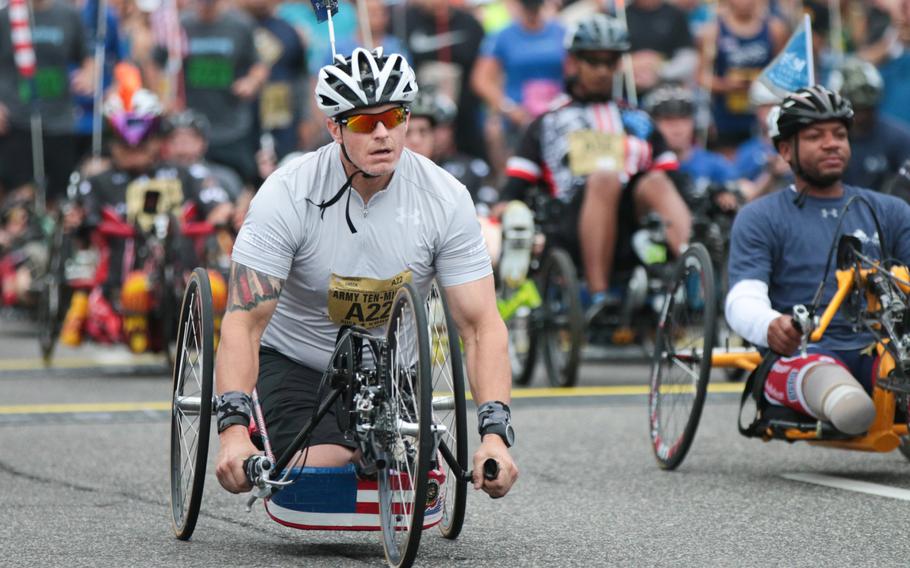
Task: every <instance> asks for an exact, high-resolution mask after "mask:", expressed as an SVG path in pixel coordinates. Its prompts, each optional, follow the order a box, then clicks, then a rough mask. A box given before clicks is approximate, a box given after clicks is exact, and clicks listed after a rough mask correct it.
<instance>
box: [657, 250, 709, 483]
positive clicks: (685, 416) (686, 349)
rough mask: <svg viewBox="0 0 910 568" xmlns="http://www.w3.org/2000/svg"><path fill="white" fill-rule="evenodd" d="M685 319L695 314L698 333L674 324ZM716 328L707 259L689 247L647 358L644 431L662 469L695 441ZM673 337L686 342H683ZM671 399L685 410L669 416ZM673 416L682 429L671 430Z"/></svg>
mask: <svg viewBox="0 0 910 568" xmlns="http://www.w3.org/2000/svg"><path fill="white" fill-rule="evenodd" d="M688 315H693V316H695V317H694V319H695V321H696V322H700V329H693V328H694V327H697V326H693V325H690V326H685V325H683V324H681V323H680V322H679V321H678V320H679V319H681V318H682V317H685V316H688ZM716 325H717V301H716V290H715V280H714V270H713V267H712V264H711V258H710V257H709V256H708V251H707V250H706V249H705V248H704V246H702V245H701V244H694V245H692V246H690V247H689V248H688V249H687V250H686V252H685V253H684V254H683V255H682V256H681V257H680V258H679V259H678V260H677V262H676V265H675V266H674V268H673V272H672V276H671V279H670V281H669V282H668V285H667V287H666V299H665V300H664V305H663V309H662V310H661V315H660V321H659V324H658V328H657V334H656V338H655V345H654V354H653V357H652V360H651V380H650V393H649V395H648V409H649V414H648V417H649V426H650V428H649V432H650V435H651V446H652V449H653V450H654V457H655V458H656V459H657V463H658V465H659V466H660V467H661V468H663V469H667V470H673V469H676V468H677V467H679V465H680V464H681V463H682V461H683V459H684V458H685V457H686V453H687V452H688V451H689V448H690V447H691V445H692V440H693V439H694V438H695V433H696V431H697V429H698V423H699V420H700V419H701V413H702V408H703V407H704V404H705V396H706V393H707V389H708V380H709V379H710V375H711V353H712V351H713V348H714V342H715V332H716ZM692 331H697V333H695V334H693V333H691V332H692ZM687 332H688V333H687ZM678 339H682V340H686V339H690V340H691V341H690V343H689V344H687V343H686V342H685V341H678ZM699 349H701V351H700V352H699ZM706 363H707V364H706ZM687 365H688V367H686V366H687ZM674 367H679V368H682V369H683V370H684V371H685V375H684V376H683V377H682V379H681V380H679V381H678V382H675V383H674V381H673V376H672V374H671V371H672V370H673V368H674ZM677 401H681V402H683V403H685V402H686V401H689V404H688V407H687V408H686V409H685V410H683V411H682V412H680V413H676V412H674V410H675V408H676V402H677ZM677 414H680V415H681V422H682V426H681V427H680V428H676V429H673V428H671V427H670V422H671V420H672V419H673V418H674V417H675V416H676V415H677ZM677 430H678V432H677Z"/></svg>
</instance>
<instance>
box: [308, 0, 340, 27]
mask: <svg viewBox="0 0 910 568" xmlns="http://www.w3.org/2000/svg"><path fill="white" fill-rule="evenodd" d="M310 2H311V3H312V4H313V11H314V12H316V20H317V21H319V22H324V21H326V20H328V19H329V10H331V11H332V15H333V16H334V15H335V14H337V13H338V0H310Z"/></svg>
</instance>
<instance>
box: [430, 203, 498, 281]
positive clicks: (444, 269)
mask: <svg viewBox="0 0 910 568" xmlns="http://www.w3.org/2000/svg"><path fill="white" fill-rule="evenodd" d="M456 199H457V202H456V203H455V210H454V211H453V212H452V217H451V220H450V222H449V226H448V228H447V230H446V232H445V233H444V234H443V235H442V241H441V243H440V246H439V251H438V252H437V254H436V261H435V264H436V274H437V276H438V277H439V283H440V284H442V286H443V287H448V286H457V285H459V284H465V283H468V282H473V281H475V280H480V279H481V278H484V277H485V276H489V275H490V274H492V273H493V267H492V265H491V264H490V254H489V253H488V252H487V247H486V245H485V244H484V241H483V236H482V235H481V233H480V223H479V222H478V221H477V215H476V213H475V210H474V202H473V201H472V200H471V194H470V193H468V190H467V189H464V190H463V191H460V192H458V194H457V197H456Z"/></svg>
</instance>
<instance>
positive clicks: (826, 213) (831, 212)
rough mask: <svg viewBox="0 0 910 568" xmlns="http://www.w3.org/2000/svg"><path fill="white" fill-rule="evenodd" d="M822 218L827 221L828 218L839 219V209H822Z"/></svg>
mask: <svg viewBox="0 0 910 568" xmlns="http://www.w3.org/2000/svg"><path fill="white" fill-rule="evenodd" d="M822 217H823V218H825V219H827V218H828V217H834V218H835V219H837V209H833V208H832V209H824V208H822Z"/></svg>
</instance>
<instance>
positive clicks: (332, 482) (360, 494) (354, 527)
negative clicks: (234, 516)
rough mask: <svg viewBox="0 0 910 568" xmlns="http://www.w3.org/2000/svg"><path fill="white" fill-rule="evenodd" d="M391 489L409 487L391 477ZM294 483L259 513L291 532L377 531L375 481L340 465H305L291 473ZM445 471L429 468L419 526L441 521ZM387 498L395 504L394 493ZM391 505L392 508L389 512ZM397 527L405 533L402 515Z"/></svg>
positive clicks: (403, 478) (403, 479) (401, 479)
mask: <svg viewBox="0 0 910 568" xmlns="http://www.w3.org/2000/svg"><path fill="white" fill-rule="evenodd" d="M392 476H393V477H392V488H393V490H396V489H397V488H398V487H399V486H400V485H399V484H401V485H403V486H404V487H405V488H407V487H408V486H409V483H408V476H407V474H404V473H393V474H392ZM289 478H290V479H295V478H296V481H295V482H294V483H292V484H291V485H289V486H287V487H285V488H284V489H282V490H281V491H279V492H278V493H276V494H275V495H272V496H271V497H270V498H269V499H266V500H264V504H265V510H266V512H267V513H268V515H269V516H270V517H271V518H272V519H273V520H275V521H276V522H278V523H280V524H282V525H284V526H286V527H291V528H295V529H301V530H322V531H378V530H382V528H381V526H380V518H379V487H378V483H377V482H376V480H369V479H359V478H358V477H357V474H356V472H355V469H354V465H353V464H350V465H347V466H345V467H305V468H303V471H301V470H300V468H293V469H292V470H291V474H290V477H289ZM445 487H446V484H445V473H444V472H443V471H442V470H440V469H431V470H430V479H429V486H428V488H427V505H426V512H425V514H424V520H423V528H424V529H427V528H430V527H432V526H434V525H436V524H438V523H439V522H440V521H442V516H443V504H444V503H445V497H446V496H445ZM393 499H394V501H395V502H397V501H398V495H397V491H395V492H393ZM394 510H395V506H394V505H393V511H394ZM400 519H401V520H400V521H399V522H400V523H401V525H400V528H402V529H406V528H407V527H406V525H405V523H407V519H408V516H407V515H402V516H401V517H400Z"/></svg>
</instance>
